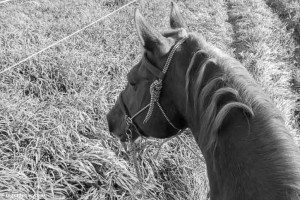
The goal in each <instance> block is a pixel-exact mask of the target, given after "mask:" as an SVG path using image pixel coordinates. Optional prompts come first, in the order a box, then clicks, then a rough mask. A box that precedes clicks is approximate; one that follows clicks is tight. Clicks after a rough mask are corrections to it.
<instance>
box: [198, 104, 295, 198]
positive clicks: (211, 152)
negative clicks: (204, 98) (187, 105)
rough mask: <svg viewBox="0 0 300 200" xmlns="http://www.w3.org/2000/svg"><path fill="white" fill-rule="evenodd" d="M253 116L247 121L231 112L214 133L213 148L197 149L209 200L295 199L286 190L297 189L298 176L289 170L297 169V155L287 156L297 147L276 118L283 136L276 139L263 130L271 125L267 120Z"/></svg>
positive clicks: (238, 112)
mask: <svg viewBox="0 0 300 200" xmlns="http://www.w3.org/2000/svg"><path fill="white" fill-rule="evenodd" d="M257 115H258V116H256V117H255V118H253V119H248V118H247V117H246V116H245V115H244V114H243V112H240V111H239V110H236V111H233V112H231V113H230V114H229V116H228V119H227V121H226V122H225V124H224V125H222V127H221V128H220V130H219V132H218V139H217V142H216V145H215V146H213V147H212V148H210V149H208V150H206V149H204V148H203V147H201V146H200V148H201V150H202V152H203V154H204V157H205V159H206V162H207V171H208V177H209V180H210V187H211V199H212V200H214V199H222V200H226V199H231V200H236V199H245V200H248V199H273V200H277V199H282V200H292V199H293V200H294V199H295V200H296V199H297V200H298V199H299V197H298V195H297V194H296V193H295V192H293V191H292V190H291V187H289V186H290V185H291V184H295V185H296V187H299V183H300V182H299V181H300V180H299V179H297V178H298V177H299V173H298V174H294V173H295V171H293V170H295V169H292V167H294V166H299V163H293V162H295V161H293V160H292V159H294V158H297V159H296V161H299V159H298V156H297V155H288V154H292V153H295V152H297V151H293V148H297V147H296V146H295V144H294V143H293V141H292V139H291V138H290V136H289V135H288V134H286V132H285V131H286V130H285V127H284V124H283V123H282V121H281V120H280V119H274V123H277V126H276V128H278V129H282V134H283V135H281V136H278V135H276V134H275V133H274V132H272V130H270V127H267V126H272V124H268V123H269V121H265V122H264V121H261V120H263V119H264V118H263V117H262V118H260V116H259V115H262V113H257ZM194 131H195V130H194ZM278 133H279V132H278ZM276 137H277V138H276ZM285 172H286V173H285ZM281 176H287V177H281ZM288 176H297V178H293V177H288ZM296 181H298V182H296ZM285 184H286V185H285ZM297 184H298V185H297ZM278 190H281V191H278Z"/></svg>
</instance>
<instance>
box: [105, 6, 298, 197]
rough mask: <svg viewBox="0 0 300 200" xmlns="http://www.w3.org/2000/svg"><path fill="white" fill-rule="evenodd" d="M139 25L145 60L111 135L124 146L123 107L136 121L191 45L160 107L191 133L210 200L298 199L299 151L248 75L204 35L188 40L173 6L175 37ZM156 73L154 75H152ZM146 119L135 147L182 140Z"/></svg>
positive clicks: (113, 115)
mask: <svg viewBox="0 0 300 200" xmlns="http://www.w3.org/2000/svg"><path fill="white" fill-rule="evenodd" d="M135 22H136V28H137V32H138V36H139V39H140V41H141V43H142V45H143V46H144V49H145V52H144V57H143V59H142V60H141V61H140V62H139V63H138V64H137V65H135V66H134V67H133V68H132V69H131V71H130V72H129V73H128V84H127V86H126V88H125V89H124V91H122V93H121V94H120V97H119V99H118V101H117V102H116V104H115V106H114V107H113V109H112V110H111V111H110V112H109V113H108V115H107V119H108V124H109V129H110V131H111V132H112V133H114V134H115V135H117V136H118V137H119V138H120V139H121V140H122V141H125V140H126V138H127V137H126V134H125V131H126V129H127V128H128V126H127V124H126V120H124V116H125V114H126V113H124V108H122V107H126V110H127V111H126V112H128V115H131V116H132V115H134V114H135V113H137V112H138V111H139V110H140V109H141V108H143V107H144V106H146V105H147V104H148V103H149V102H150V93H149V88H150V85H151V83H152V82H153V81H155V80H156V79H157V78H158V77H159V72H160V71H162V69H163V67H164V64H165V62H166V60H167V58H168V56H169V53H170V51H171V50H172V48H173V46H174V44H176V43H177V41H179V40H180V39H181V38H183V37H186V40H185V41H184V42H183V43H182V44H181V45H180V46H179V47H178V48H177V49H176V51H175V54H174V57H173V59H172V61H171V63H170V67H169V70H168V71H167V73H166V75H165V77H164V80H163V85H162V91H161V94H160V99H159V102H160V105H161V107H162V108H163V109H164V111H165V114H166V115H167V116H168V118H169V120H170V121H171V122H172V123H173V124H174V125H176V127H178V128H180V129H184V128H187V127H188V128H190V129H191V131H192V133H193V135H194V137H195V139H196V141H197V143H198V145H199V148H200V149H201V151H202V153H203V155H204V157H205V160H206V164H207V174H208V178H209V184H210V197H211V200H297V199H300V198H299V191H300V154H299V148H298V146H297V145H296V143H295V141H294V139H293V136H292V135H291V134H290V133H289V131H288V130H287V128H286V127H285V124H284V120H283V118H282V116H281V114H280V111H278V109H277V108H276V106H274V104H273V102H272V101H271V100H270V98H269V97H268V96H267V95H266V94H265V92H264V91H263V90H262V89H261V87H260V86H259V85H258V84H257V83H256V82H255V80H254V79H253V78H252V77H251V75H250V74H249V73H248V71H247V70H246V69H245V68H244V67H243V66H242V65H241V64H240V63H239V62H238V61H237V60H236V59H234V58H232V57H230V56H229V55H227V54H225V53H223V52H222V51H221V50H219V49H218V48H216V47H214V46H212V45H211V44H209V43H207V42H206V41H205V40H204V38H203V37H202V36H201V35H200V34H197V33H187V32H186V25H185V22H184V20H183V17H182V16H181V15H180V13H179V11H178V7H177V6H176V5H175V4H172V11H171V19H170V24H171V28H172V30H170V31H167V32H164V33H160V32H159V31H157V30H156V29H155V28H153V27H152V26H151V25H150V24H149V23H147V21H146V20H145V19H144V18H143V17H142V16H141V14H140V13H139V11H137V12H136V14H135ZM148 65H152V68H149V66H148ZM153 66H154V67H155V68H156V70H149V69H153ZM145 116H146V112H141V113H140V114H139V115H138V116H137V117H135V118H134V120H133V121H134V124H135V128H136V129H133V130H131V132H130V134H132V135H131V139H132V140H135V139H136V138H137V137H138V136H139V134H142V135H144V136H146V137H148V136H151V137H156V138H167V137H171V136H173V135H175V134H176V133H177V130H175V129H174V128H173V127H172V126H170V124H169V123H168V122H167V121H166V118H165V117H164V115H163V114H162V112H160V111H159V109H157V107H155V108H154V111H153V113H152V116H151V118H150V119H149V121H148V122H147V123H143V120H144V118H145Z"/></svg>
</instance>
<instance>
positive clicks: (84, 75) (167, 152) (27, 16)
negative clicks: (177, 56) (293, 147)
mask: <svg viewBox="0 0 300 200" xmlns="http://www.w3.org/2000/svg"><path fill="white" fill-rule="evenodd" d="M127 2H129V0H64V1H60V0H51V1H50V0H34V1H32V0H12V1H10V2H6V3H1V0H0V73H1V71H2V70H4V69H6V68H7V67H9V66H11V65H13V64H14V63H16V62H18V61H20V60H21V59H23V58H26V57H27V56H29V55H30V54H32V53H34V52H36V51H38V50H40V49H42V48H44V47H46V46H48V45H50V44H52V43H53V42H55V41H57V40H59V39H61V38H63V37H65V36H67V35H69V34H71V33H73V32H75V31H77V30H78V29H80V28H81V27H83V26H85V25H87V24H88V23H90V22H92V21H94V20H96V19H98V18H100V17H102V16H104V15H106V14H108V13H110V12H111V11H113V10H115V9H117V8H119V7H120V6H122V5H124V4H126V3H127ZM170 2H171V1H170V0H152V1H146V0H140V1H137V3H134V4H132V5H130V6H128V7H127V8H125V9H123V10H121V11H120V12H118V13H116V14H115V15H113V16H111V17H109V18H107V19H105V20H103V21H101V22H99V23H97V24H95V25H94V26H92V27H90V28H88V29H86V30H84V31H82V32H81V33H79V34H77V35H75V36H74V37H71V38H69V39H68V40H66V41H64V42H62V43H60V44H58V45H56V46H55V47H53V48H51V49H48V50H46V51H44V52H43V53H41V54H39V55H38V56H35V57H34V58H32V59H30V60H29V61H26V62H24V63H23V64H21V65H18V66H17V67H15V68H14V69H11V70H9V71H7V72H5V73H3V74H0V199H9V200H10V199H11V200H15V199H26V200H27V199H53V200H54V199H82V200H84V199H89V200H90V199H170V200H171V199H191V200H192V199H195V200H199V199H200V200H201V199H203V200H204V199H206V195H207V191H208V182H207V178H206V169H205V164H204V163H203V162H201V161H200V160H199V159H198V158H197V157H196V156H195V155H194V154H193V153H192V152H191V151H189V149H187V148H186V147H184V146H183V145H182V144H181V143H180V142H178V141H177V140H176V139H173V140H171V141H169V142H168V143H166V144H165V145H164V146H163V148H162V149H161V151H160V154H159V156H158V157H156V156H155V155H156V152H157V150H158V148H157V147H158V145H159V144H160V143H161V141H160V140H154V139H151V140H149V141H146V142H145V143H143V144H142V146H140V150H139V152H138V164H139V166H140V167H141V172H142V176H143V179H144V183H143V185H144V188H145V191H144V192H141V191H139V190H138V189H137V182H138V179H137V175H136V172H135V170H134V167H133V163H132V161H131V159H129V157H128V155H126V153H125V152H124V150H123V149H122V147H121V144H120V142H119V141H118V140H117V139H116V138H113V137H112V136H111V135H110V134H109V133H108V128H107V125H106V119H105V114H106V113H107V112H108V111H109V109H110V108H111V107H112V105H113V104H114V102H115V100H116V99H117V97H118V94H119V92H120V91H121V90H122V89H123V87H124V86H125V84H126V73H127V72H128V71H129V70H130V68H131V67H132V66H133V64H134V63H135V62H136V61H137V60H138V59H139V58H140V53H141V52H142V49H141V46H140V44H139V42H138V39H137V35H136V31H135V27H134V22H133V13H134V10H135V9H136V8H139V9H140V10H141V13H143V14H144V16H145V17H146V18H147V19H149V21H150V22H151V23H152V24H153V25H155V26H156V27H158V28H161V29H166V28H168V27H169V24H168V20H169V14H168V13H169V11H170V10H169V9H170ZM176 2H177V4H178V5H179V7H180V9H181V10H182V14H183V16H184V17H185V18H186V20H187V23H188V26H189V30H190V31H197V32H200V33H202V34H203V35H204V36H205V38H206V39H207V40H208V41H209V42H211V43H213V44H214V45H216V46H218V47H219V48H221V49H222V50H224V51H226V52H227V53H229V54H230V55H232V56H234V57H236V58H237V59H239V60H240V61H241V62H242V63H243V64H244V66H245V67H246V68H247V69H248V70H249V71H250V72H251V74H252V75H253V77H254V78H255V79H256V80H257V81H258V82H259V84H260V85H261V86H262V87H263V89H264V90H265V91H266V93H268V94H269V95H270V96H271V97H272V99H273V100H274V102H275V103H276V105H277V107H278V108H279V109H280V110H281V112H282V113H283V115H284V116H285V118H286V124H287V126H288V127H289V129H290V130H291V132H293V133H294V135H295V139H296V140H299V139H300V129H299V124H300V47H299V45H300V41H299V35H300V34H299V33H300V28H299V24H300V17H299V16H300V10H299V9H298V8H300V3H299V1H297V0H294V1H293V0H282V1H279V0H278V1H277V0H276V1H271V0H265V1H264V0H242V1H237V0H189V1H188V0H177V1H176ZM291 5H293V6H291ZM181 137H182V139H183V140H184V141H185V142H186V143H188V144H189V145H190V146H191V147H192V148H193V149H194V150H195V151H196V152H198V153H199V154H200V151H199V149H198V147H197V145H196V143H195V142H194V139H193V138H192V137H191V136H190V135H189V134H188V133H187V134H186V135H182V136H181ZM154 197H155V198H154Z"/></svg>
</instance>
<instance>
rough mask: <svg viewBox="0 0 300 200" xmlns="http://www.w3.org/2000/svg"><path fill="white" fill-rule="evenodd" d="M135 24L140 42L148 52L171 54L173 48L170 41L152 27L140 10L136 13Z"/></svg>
mask: <svg viewBox="0 0 300 200" xmlns="http://www.w3.org/2000/svg"><path fill="white" fill-rule="evenodd" d="M135 24H136V29H137V32H138V36H139V38H140V41H141V43H142V45H143V46H144V48H145V49H146V50H148V51H150V52H152V53H159V54H160V55H164V54H166V53H168V52H169V50H170V48H171V45H170V44H169V40H168V39H167V38H166V37H164V36H163V35H162V34H161V33H160V32H159V31H158V30H156V29H155V28H154V27H152V26H151V25H150V24H149V23H148V22H147V21H146V20H145V18H144V17H143V16H142V15H141V13H140V12H139V10H138V9H137V10H136V11H135Z"/></svg>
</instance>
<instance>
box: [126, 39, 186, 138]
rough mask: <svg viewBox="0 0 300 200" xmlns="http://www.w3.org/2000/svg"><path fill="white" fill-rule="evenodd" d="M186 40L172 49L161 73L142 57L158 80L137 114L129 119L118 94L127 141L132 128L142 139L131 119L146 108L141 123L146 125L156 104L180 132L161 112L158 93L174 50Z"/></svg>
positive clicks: (152, 85)
mask: <svg viewBox="0 0 300 200" xmlns="http://www.w3.org/2000/svg"><path fill="white" fill-rule="evenodd" d="M186 39H187V38H186V37H185V38H182V39H181V40H179V41H178V42H177V43H176V44H175V45H174V46H173V48H172V50H171V52H170V54H169V56H168V59H167V61H166V63H165V65H164V68H163V70H162V71H160V70H159V69H158V68H157V67H155V66H153V65H152V64H151V63H150V62H149V61H148V60H147V58H146V57H145V56H144V58H143V59H144V62H147V65H146V66H147V68H148V69H149V71H151V72H152V73H153V74H156V75H157V76H158V79H157V80H155V81H154V82H153V83H152V84H151V85H150V95H151V99H150V103H149V104H147V105H146V106H145V107H143V108H142V109H140V110H139V111H138V112H136V113H135V114H134V115H133V116H132V117H130V115H129V112H128V110H127V108H126V106H125V104H124V101H123V97H122V92H121V94H120V104H121V109H122V111H123V112H124V113H125V122H126V124H127V127H126V129H125V133H126V136H127V138H128V139H132V128H133V129H135V131H136V132H137V133H138V134H139V135H140V136H141V137H143V136H144V135H143V134H142V133H141V132H140V131H139V129H138V128H137V125H136V124H135V123H134V122H133V119H134V118H135V117H137V116H138V115H139V114H141V113H142V112H143V111H145V110H146V109H147V108H149V109H148V112H147V115H146V117H145V119H144V121H143V123H147V122H148V121H149V119H150V117H151V115H152V112H153V110H154V105H155V104H157V106H158V108H159V109H160V111H161V113H162V114H163V116H164V117H165V119H166V120H167V121H168V123H169V124H170V125H171V126H172V127H173V128H174V129H176V130H177V131H178V132H180V131H181V129H179V128H177V127H176V126H175V125H174V124H173V123H172V122H171V120H170V119H169V118H168V116H167V115H166V113H165V111H164V110H163V108H162V106H161V105H160V103H159V97H160V92H161V89H162V82H163V79H164V77H165V74H166V73H167V71H168V68H169V66H170V63H171V61H172V58H173V56H174V54H175V51H176V49H177V48H178V47H179V46H180V45H181V44H182V43H183V42H184V41H185V40H186Z"/></svg>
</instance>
